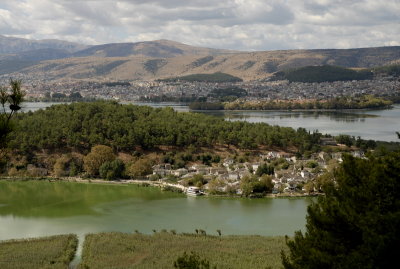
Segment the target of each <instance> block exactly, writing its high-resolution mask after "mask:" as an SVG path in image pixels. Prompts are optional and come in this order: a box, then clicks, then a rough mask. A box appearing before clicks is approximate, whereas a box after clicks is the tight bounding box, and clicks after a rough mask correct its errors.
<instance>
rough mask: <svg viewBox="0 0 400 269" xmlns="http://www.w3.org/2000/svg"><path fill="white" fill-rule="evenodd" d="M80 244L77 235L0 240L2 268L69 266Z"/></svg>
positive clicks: (33, 268)
mask: <svg viewBox="0 0 400 269" xmlns="http://www.w3.org/2000/svg"><path fill="white" fill-rule="evenodd" d="M77 246H78V238H77V236H76V235H72V234H70V235H56V236H49V237H42V238H34V239H21V240H8V241H2V242H0V268H2V269H14V268H31V269H36V268H37V269H42V268H67V267H68V265H69V263H70V262H71V261H72V259H73V258H74V255H75V251H76V248H77Z"/></svg>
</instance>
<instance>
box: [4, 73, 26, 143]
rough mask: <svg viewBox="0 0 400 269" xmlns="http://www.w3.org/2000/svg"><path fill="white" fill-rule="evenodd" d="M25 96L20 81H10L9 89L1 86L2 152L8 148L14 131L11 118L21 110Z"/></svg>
mask: <svg viewBox="0 0 400 269" xmlns="http://www.w3.org/2000/svg"><path fill="white" fill-rule="evenodd" d="M24 96H25V93H24V92H23V91H22V90H21V81H20V80H13V79H10V85H9V88H7V87H5V86H0V104H1V108H0V110H1V111H0V150H1V149H3V148H5V147H6V142H7V138H8V135H9V134H10V133H11V131H12V129H13V128H12V125H11V118H12V117H13V116H14V114H15V113H16V112H17V111H19V110H20V109H21V107H20V105H21V103H22V102H23V100H24ZM7 106H8V107H7Z"/></svg>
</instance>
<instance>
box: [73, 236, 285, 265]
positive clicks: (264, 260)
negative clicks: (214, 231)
mask: <svg viewBox="0 0 400 269" xmlns="http://www.w3.org/2000/svg"><path fill="white" fill-rule="evenodd" d="M198 232H200V231H199V230H198ZM281 249H286V246H285V240H284V238H283V237H264V236H209V235H207V236H204V235H200V234H199V235H196V234H186V235H182V234H178V233H177V234H176V235H174V234H171V233H154V234H153V235H144V234H124V233H101V234H89V235H87V236H86V238H85V242H84V245H83V253H82V263H81V264H80V265H79V268H85V266H87V268H173V264H174V261H176V260H177V259H178V257H179V256H181V254H182V253H183V252H184V251H186V253H191V252H194V253H196V254H197V255H198V256H200V257H201V259H205V260H207V261H209V263H210V265H212V266H216V267H217V268H231V269H248V268H265V267H268V266H270V267H271V268H281V262H280V256H279V252H280V250H281Z"/></svg>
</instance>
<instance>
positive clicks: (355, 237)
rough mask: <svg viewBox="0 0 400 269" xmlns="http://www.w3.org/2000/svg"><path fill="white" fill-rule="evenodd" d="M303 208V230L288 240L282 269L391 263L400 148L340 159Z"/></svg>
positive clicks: (397, 232) (398, 208)
mask: <svg viewBox="0 0 400 269" xmlns="http://www.w3.org/2000/svg"><path fill="white" fill-rule="evenodd" d="M333 175H334V176H333V180H332V181H330V182H331V183H329V184H326V185H325V186H324V187H323V189H324V191H325V194H326V195H325V196H323V197H319V199H318V201H317V202H316V203H313V204H312V205H311V206H309V208H308V215H307V224H306V232H305V234H303V233H302V232H301V231H297V232H296V233H295V236H294V239H293V240H288V239H287V245H288V247H289V250H290V253H289V255H288V256H287V255H286V254H285V253H283V252H282V261H283V265H284V267H285V268H286V269H296V268H302V269H304V268H305V269H307V268H327V269H329V268H341V269H343V268H371V269H372V268H392V265H393V264H396V263H397V254H398V250H399V248H400V199H399V198H400V152H392V153H388V154H386V155H385V156H383V157H379V158H374V157H370V158H369V159H357V158H353V157H351V156H346V157H345V158H344V161H343V164H342V165H341V167H340V168H339V169H338V170H337V171H335V173H334V174H333Z"/></svg>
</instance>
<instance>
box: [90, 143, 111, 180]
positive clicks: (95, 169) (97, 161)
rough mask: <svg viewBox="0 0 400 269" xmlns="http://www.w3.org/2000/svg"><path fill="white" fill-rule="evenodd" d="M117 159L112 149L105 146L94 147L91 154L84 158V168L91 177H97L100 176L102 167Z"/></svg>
mask: <svg viewBox="0 0 400 269" xmlns="http://www.w3.org/2000/svg"><path fill="white" fill-rule="evenodd" d="M114 159H115V155H114V152H113V150H112V148H110V147H109V146H104V145H97V146H94V147H93V148H92V149H91V151H90V153H89V154H88V155H86V156H85V157H84V158H83V167H84V169H85V171H86V172H87V173H88V174H89V175H91V176H96V175H98V174H99V169H100V166H101V165H102V164H103V163H105V162H107V161H109V162H111V161H113V160H114Z"/></svg>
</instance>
